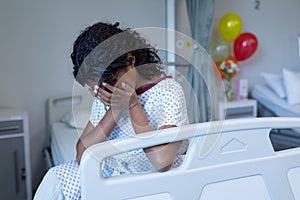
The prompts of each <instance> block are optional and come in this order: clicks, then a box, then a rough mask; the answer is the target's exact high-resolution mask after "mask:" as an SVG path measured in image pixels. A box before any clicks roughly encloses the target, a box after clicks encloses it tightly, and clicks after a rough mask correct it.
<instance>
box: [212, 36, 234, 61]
mask: <svg viewBox="0 0 300 200" xmlns="http://www.w3.org/2000/svg"><path fill="white" fill-rule="evenodd" d="M208 51H209V53H210V55H211V57H212V59H213V60H214V61H215V62H220V61H223V60H225V59H226V58H227V57H228V56H229V55H230V47H229V44H228V43H227V42H226V41H224V40H223V39H222V38H216V39H213V40H211V41H210V43H209V45H208Z"/></svg>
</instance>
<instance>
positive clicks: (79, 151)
mask: <svg viewBox="0 0 300 200" xmlns="http://www.w3.org/2000/svg"><path fill="white" fill-rule="evenodd" d="M85 149H86V148H85V147H84V145H83V144H82V142H81V140H80V139H79V140H78V142H77V144H76V160H77V162H78V163H80V160H81V157H82V154H83V152H84V151H85Z"/></svg>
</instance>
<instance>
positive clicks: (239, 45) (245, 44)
mask: <svg viewBox="0 0 300 200" xmlns="http://www.w3.org/2000/svg"><path fill="white" fill-rule="evenodd" d="M257 45H258V42H257V38H256V37H255V35H253V34H252V33H242V34H240V35H239V36H238V37H237V39H236V40H235V41H234V46H233V48H234V49H233V50H234V55H235V57H236V59H237V60H238V61H243V60H246V59H247V58H249V57H250V56H252V55H253V53H254V52H255V51H256V49H257Z"/></svg>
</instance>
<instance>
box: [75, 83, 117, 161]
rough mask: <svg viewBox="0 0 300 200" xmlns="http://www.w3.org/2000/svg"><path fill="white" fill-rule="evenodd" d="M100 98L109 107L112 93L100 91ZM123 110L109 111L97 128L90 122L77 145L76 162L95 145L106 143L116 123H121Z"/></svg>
mask: <svg viewBox="0 0 300 200" xmlns="http://www.w3.org/2000/svg"><path fill="white" fill-rule="evenodd" d="M98 95H99V96H98V98H100V101H102V102H103V103H104V104H105V105H109V102H110V99H111V95H112V94H111V93H109V92H106V91H104V90H103V89H99V93H98ZM122 113H123V110H120V109H111V107H110V108H109V109H108V111H107V112H106V113H105V115H104V116H103V118H102V119H101V120H100V122H99V123H98V124H97V126H96V127H94V125H93V124H92V123H91V122H90V121H89V122H88V124H87V125H86V127H85V129H84V130H83V133H82V135H81V136H80V138H79V140H78V141H77V144H76V160H77V161H78V162H80V159H81V156H82V154H83V152H84V151H85V150H86V149H87V148H88V147H90V146H91V145H93V144H97V143H100V142H103V141H106V139H107V138H108V136H109V134H110V133H111V131H112V129H113V128H114V127H115V125H116V123H117V122H118V121H119V119H120V117H121V115H122Z"/></svg>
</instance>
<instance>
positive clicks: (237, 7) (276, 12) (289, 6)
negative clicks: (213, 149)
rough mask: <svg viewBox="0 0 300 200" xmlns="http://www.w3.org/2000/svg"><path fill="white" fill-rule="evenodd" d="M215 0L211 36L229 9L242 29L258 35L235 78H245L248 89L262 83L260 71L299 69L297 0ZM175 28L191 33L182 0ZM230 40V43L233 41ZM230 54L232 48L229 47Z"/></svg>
mask: <svg viewBox="0 0 300 200" xmlns="http://www.w3.org/2000/svg"><path fill="white" fill-rule="evenodd" d="M255 2H256V0H215V13H214V19H213V32H212V36H213V37H215V36H219V35H218V34H219V32H218V23H219V20H220V19H221V17H222V16H223V15H225V14H226V13H228V12H235V13H237V14H238V15H239V16H240V17H241V19H242V22H243V29H242V32H251V33H253V34H254V35H255V36H256V37H257V39H258V48H257V50H256V52H255V53H254V54H253V56H252V57H250V58H248V59H247V60H245V61H241V62H239V64H240V66H241V70H240V71H239V73H238V74H237V76H236V78H247V79H248V80H249V87H250V90H251V88H252V87H253V85H254V84H256V83H258V84H260V83H263V79H262V78H261V77H260V76H259V73H260V72H274V73H280V72H281V70H282V68H289V69H295V70H296V69H297V70H300V63H299V55H298V54H299V51H298V44H297V37H298V35H299V34H300V27H299V25H298V24H299V19H300V12H299V11H300V1H299V0H285V1H282V0H260V6H259V7H260V9H258V10H257V9H255V6H256V3H255ZM176 22H177V23H176V29H177V30H178V31H180V32H183V33H185V34H187V35H190V30H189V24H188V19H187V13H186V8H185V1H182V0H176ZM232 44H233V43H231V45H232ZM232 55H233V48H232Z"/></svg>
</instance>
